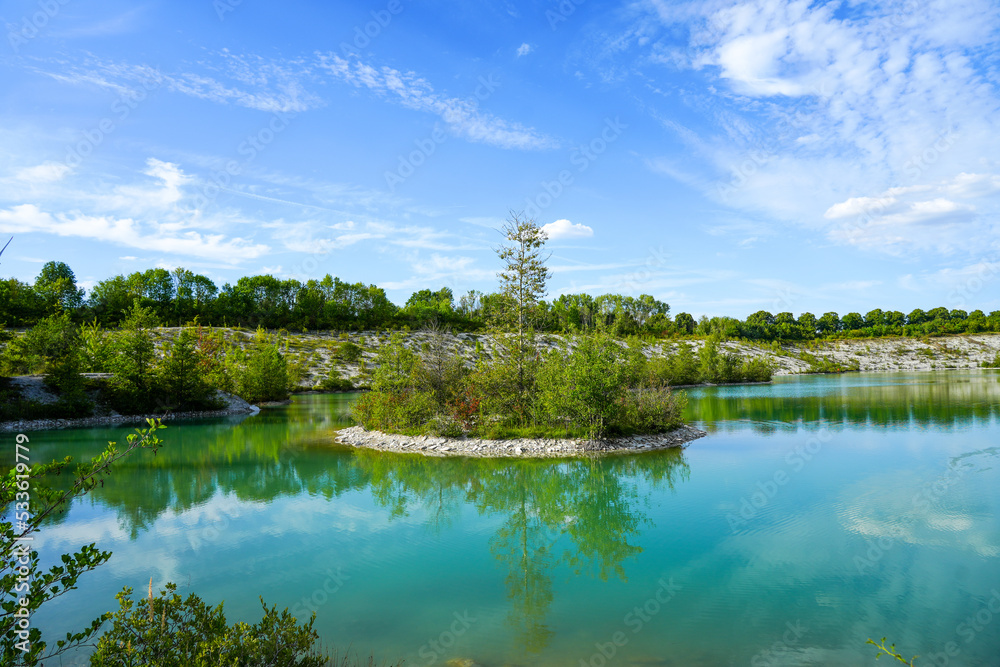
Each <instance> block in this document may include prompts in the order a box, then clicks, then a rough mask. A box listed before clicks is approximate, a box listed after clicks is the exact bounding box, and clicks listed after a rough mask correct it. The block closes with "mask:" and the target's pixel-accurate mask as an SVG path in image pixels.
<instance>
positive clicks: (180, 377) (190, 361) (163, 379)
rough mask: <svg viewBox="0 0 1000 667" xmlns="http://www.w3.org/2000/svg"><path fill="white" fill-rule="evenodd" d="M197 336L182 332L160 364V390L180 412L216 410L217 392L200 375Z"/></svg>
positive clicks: (186, 330)
mask: <svg viewBox="0 0 1000 667" xmlns="http://www.w3.org/2000/svg"><path fill="white" fill-rule="evenodd" d="M196 344H197V337H196V335H195V333H194V332H192V331H191V329H182V330H181V331H180V333H178V334H177V337H176V338H174V342H173V345H172V346H171V348H170V352H169V353H168V354H167V355H166V356H165V357H164V358H163V360H162V361H161V362H160V363H159V364H158V365H157V375H158V379H159V382H160V387H161V389H162V391H163V392H164V393H165V395H166V399H167V401H168V403H169V404H170V405H171V406H172V407H174V408H175V409H180V410H204V409H210V408H217V407H218V405H217V403H216V402H215V401H213V400H212V396H213V394H214V390H213V389H212V386H211V385H210V384H209V383H208V381H207V380H206V378H205V376H203V375H202V374H201V373H199V372H198V368H199V365H200V362H201V359H200V358H199V354H198V350H197V347H196Z"/></svg>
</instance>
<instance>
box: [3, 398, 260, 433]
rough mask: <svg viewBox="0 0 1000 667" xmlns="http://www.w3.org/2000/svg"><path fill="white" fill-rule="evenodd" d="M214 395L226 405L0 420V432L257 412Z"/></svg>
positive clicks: (246, 405)
mask: <svg viewBox="0 0 1000 667" xmlns="http://www.w3.org/2000/svg"><path fill="white" fill-rule="evenodd" d="M218 398H220V399H221V400H222V401H224V402H225V404H226V407H224V408H222V409H220V410H207V411H203V412H198V411H188V412H171V413H167V414H164V413H157V414H146V415H122V414H118V413H117V412H112V413H111V414H107V415H95V416H92V417H80V418H77V419H21V420H18V421H10V422H3V423H0V432H4V431H6V432H18V433H24V432H27V431H47V430H50V429H63V428H86V427H88V426H111V425H114V424H145V423H146V420H147V419H160V420H162V421H163V422H164V423H170V422H171V421H173V420H175V419H205V418H208V417H227V416H230V415H251V414H256V413H258V412H260V408H258V407H256V406H254V405H250V404H249V403H247V402H246V401H244V400H243V399H242V398H240V397H239V396H234V395H233V394H227V393H225V392H221V391H220V392H219V394H218Z"/></svg>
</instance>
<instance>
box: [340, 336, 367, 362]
mask: <svg viewBox="0 0 1000 667" xmlns="http://www.w3.org/2000/svg"><path fill="white" fill-rule="evenodd" d="M363 352H364V350H362V349H361V346H359V345H355V344H354V343H352V342H351V341H345V342H343V343H340V344H338V345H336V346H334V348H333V356H335V357H336V358H338V359H341V360H343V361H347V362H349V363H352V364H353V363H357V361H358V360H359V359H361V356H362V354H363Z"/></svg>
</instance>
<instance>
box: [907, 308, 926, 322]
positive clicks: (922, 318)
mask: <svg viewBox="0 0 1000 667" xmlns="http://www.w3.org/2000/svg"><path fill="white" fill-rule="evenodd" d="M930 321H931V318H930V317H928V316H927V313H925V312H924V311H922V310H921V309H919V308H915V309H913V310H911V311H910V314H909V315H907V316H906V323H907V324H923V323H924V322H930Z"/></svg>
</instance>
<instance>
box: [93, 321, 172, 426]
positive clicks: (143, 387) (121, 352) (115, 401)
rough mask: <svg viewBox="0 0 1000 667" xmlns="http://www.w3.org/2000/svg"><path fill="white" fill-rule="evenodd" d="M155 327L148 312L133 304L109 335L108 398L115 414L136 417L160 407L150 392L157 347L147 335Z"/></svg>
mask: <svg viewBox="0 0 1000 667" xmlns="http://www.w3.org/2000/svg"><path fill="white" fill-rule="evenodd" d="M156 324H157V322H156V316H155V315H154V314H153V312H152V311H151V310H150V309H148V308H143V307H141V306H139V305H138V304H135V305H133V306H132V309H131V310H130V311H129V313H128V315H127V316H126V318H125V321H124V322H122V324H121V327H120V328H119V329H118V330H117V331H114V332H111V333H110V334H109V336H108V338H109V340H108V342H107V355H108V356H107V361H106V362H105V368H106V370H107V371H108V372H110V373H113V376H112V378H111V379H110V381H109V383H108V392H107V394H108V396H107V399H108V404H109V405H110V406H111V407H112V408H114V409H115V410H117V411H118V412H121V413H124V414H139V413H143V412H148V411H151V410H154V409H155V408H157V407H158V406H159V405H160V404H159V403H158V401H157V399H158V398H159V397H158V395H157V392H154V391H153V382H154V376H153V365H154V363H155V361H156V347H155V346H154V344H153V338H152V335H151V332H150V329H151V328H153V327H155V326H156ZM161 400H162V399H161Z"/></svg>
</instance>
